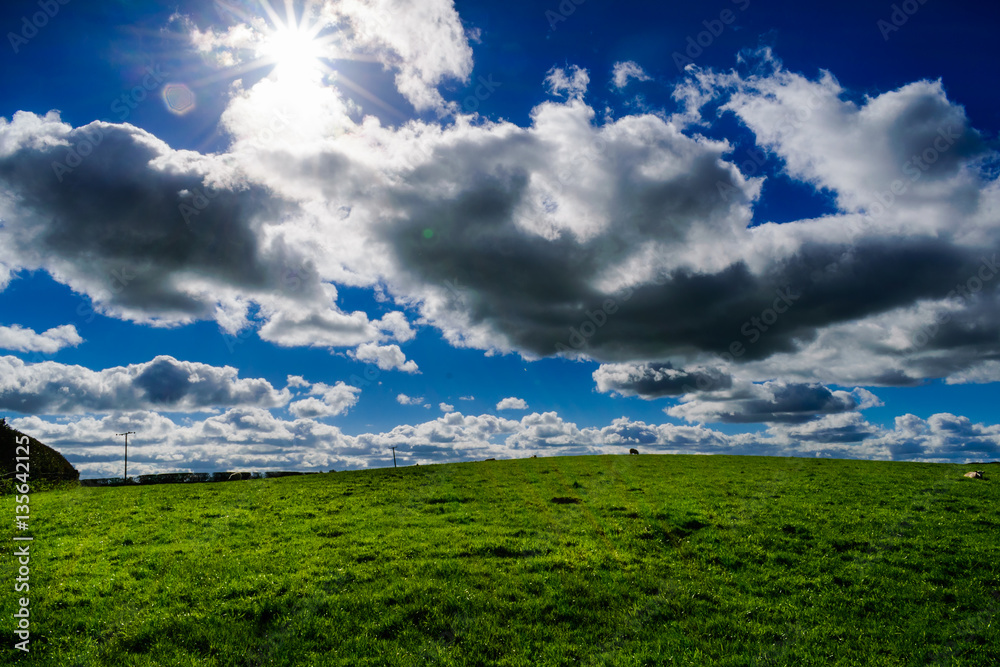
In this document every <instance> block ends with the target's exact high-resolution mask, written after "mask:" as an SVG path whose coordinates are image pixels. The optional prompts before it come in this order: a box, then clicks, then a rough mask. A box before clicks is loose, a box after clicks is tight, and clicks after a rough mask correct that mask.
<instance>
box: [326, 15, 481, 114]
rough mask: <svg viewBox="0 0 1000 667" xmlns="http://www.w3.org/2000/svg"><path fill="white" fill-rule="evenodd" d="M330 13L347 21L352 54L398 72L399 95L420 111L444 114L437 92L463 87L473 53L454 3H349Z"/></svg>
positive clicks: (346, 40)
mask: <svg viewBox="0 0 1000 667" xmlns="http://www.w3.org/2000/svg"><path fill="white" fill-rule="evenodd" d="M327 8H328V9H329V10H330V11H331V12H332V13H333V14H334V15H338V16H339V17H343V18H344V19H346V21H347V23H348V25H349V26H350V27H351V29H352V31H349V32H347V33H346V34H345V36H344V41H345V42H346V43H347V44H348V45H349V47H350V48H352V49H353V50H356V51H360V52H367V53H370V54H371V55H373V56H374V57H375V58H376V59H377V61H378V62H381V63H382V65H383V66H384V67H386V68H387V69H393V70H396V72H397V73H396V89H397V90H398V91H399V92H400V94H401V95H403V97H405V98H406V99H407V100H409V102H410V103H411V104H412V105H413V106H414V107H415V108H416V109H417V110H423V109H430V108H443V107H445V106H446V105H445V103H444V100H443V98H442V97H441V94H440V93H439V92H438V90H437V86H438V85H440V84H441V83H442V82H443V81H446V80H448V79H456V80H459V81H464V80H466V79H467V78H468V76H469V74H470V72H471V71H472V49H471V47H470V46H469V43H468V37H467V35H466V33H465V31H464V29H463V28H462V21H461V19H460V18H459V16H458V12H457V11H456V10H455V7H454V4H453V2H452V0H427V1H426V2H421V3H420V4H419V5H418V4H414V3H412V2H407V1H406V0H347V1H345V2H340V3H336V4H330V5H328V6H327Z"/></svg>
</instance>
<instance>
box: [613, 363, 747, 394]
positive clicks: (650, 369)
mask: <svg viewBox="0 0 1000 667" xmlns="http://www.w3.org/2000/svg"><path fill="white" fill-rule="evenodd" d="M593 377H594V381H595V382H596V383H597V389H598V391H600V392H602V393H615V394H619V395H621V396H641V397H642V398H645V399H653V398H659V397H662V396H678V395H680V394H686V393H689V392H695V391H710V390H719V389H728V388H729V387H731V386H732V384H733V380H732V377H731V376H730V375H728V374H726V373H723V372H721V371H719V370H718V369H716V368H696V369H692V370H691V371H683V370H679V369H675V368H674V367H673V366H672V365H671V364H670V363H669V362H667V363H656V362H653V363H646V364H602V365H601V366H600V367H599V368H598V369H597V370H596V371H594V374H593Z"/></svg>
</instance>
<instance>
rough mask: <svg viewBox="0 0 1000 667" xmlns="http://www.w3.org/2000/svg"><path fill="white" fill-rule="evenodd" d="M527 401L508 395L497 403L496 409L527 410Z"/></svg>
mask: <svg viewBox="0 0 1000 667" xmlns="http://www.w3.org/2000/svg"><path fill="white" fill-rule="evenodd" d="M527 409H528V403H527V401H525V400H524V399H523V398H515V397H514V396H508V397H507V398H505V399H503V400H502V401H500V402H499V403H497V410H527Z"/></svg>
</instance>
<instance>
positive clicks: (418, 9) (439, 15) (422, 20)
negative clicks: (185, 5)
mask: <svg viewBox="0 0 1000 667" xmlns="http://www.w3.org/2000/svg"><path fill="white" fill-rule="evenodd" d="M305 18H306V20H307V22H308V23H309V24H310V25H315V26H316V30H317V33H318V36H320V37H322V36H324V35H326V34H329V31H336V34H337V39H335V40H333V39H320V40H317V41H318V42H319V43H318V45H317V47H318V48H319V49H320V52H319V55H321V56H322V57H324V58H326V59H349V60H357V59H362V58H363V59H365V60H373V61H375V62H378V63H380V64H381V65H382V66H383V67H384V68H385V69H386V70H389V71H394V72H395V73H396V74H395V83H396V89H397V90H398V91H399V93H400V94H401V95H402V96H403V97H405V98H406V99H407V100H408V101H409V102H410V103H411V104H412V105H413V106H414V107H415V108H416V109H417V110H418V111H422V110H425V109H439V110H445V109H448V108H450V105H447V104H446V103H445V101H444V99H443V98H442V97H441V94H440V92H438V90H437V88H438V86H440V85H441V84H442V83H444V82H445V81H448V80H450V79H454V80H458V81H465V80H467V79H468V76H469V74H470V72H471V71H472V49H471V47H470V46H469V35H467V34H466V32H465V30H464V29H463V27H462V22H461V19H460V18H459V16H458V13H457V12H456V11H455V7H454V4H453V3H452V1H451V0H426V1H424V2H421V3H420V5H419V6H418V5H415V4H413V3H411V2H406V1H405V0H342V1H340V2H336V3H325V4H324V5H323V6H322V7H321V8H319V9H318V11H313V12H310V13H309V14H308V15H307V16H306V17H305ZM178 20H180V21H181V23H182V24H183V25H184V27H185V29H186V30H187V32H188V34H189V36H190V39H191V42H192V44H193V45H194V46H195V48H196V49H197V50H198V51H200V52H202V53H204V54H206V55H207V56H209V57H211V58H212V59H214V61H215V63H216V64H217V65H219V66H222V67H235V66H237V65H240V64H243V63H245V62H247V61H249V60H252V59H253V58H257V57H261V56H263V55H265V54H266V50H267V43H268V39H269V37H270V35H271V31H272V28H273V26H268V25H267V24H266V23H265V22H264V20H263V19H252V20H251V21H250V22H249V23H238V24H236V25H233V26H229V27H228V28H226V29H225V30H216V29H214V28H208V29H206V30H201V29H199V28H198V26H197V25H195V24H194V23H193V22H192V21H191V20H190V19H189V18H186V17H178Z"/></svg>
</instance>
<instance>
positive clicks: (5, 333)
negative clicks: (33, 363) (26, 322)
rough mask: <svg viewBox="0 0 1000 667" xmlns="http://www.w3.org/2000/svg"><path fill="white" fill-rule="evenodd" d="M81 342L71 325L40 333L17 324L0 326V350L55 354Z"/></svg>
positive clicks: (81, 339)
mask: <svg viewBox="0 0 1000 667" xmlns="http://www.w3.org/2000/svg"><path fill="white" fill-rule="evenodd" d="M82 342H83V338H81V337H80V334H78V333H77V331H76V327H75V326H73V325H72V324H63V325H61V326H58V327H53V328H51V329H49V330H47V331H43V332H42V333H36V332H35V331H34V330H33V329H28V328H25V327H22V326H19V325H17V324H15V325H13V326H9V327H8V326H0V350H13V351H14V352H41V353H43V354H55V353H56V352H58V351H59V350H61V349H63V348H64V347H76V346H77V345H79V344H80V343H82Z"/></svg>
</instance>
